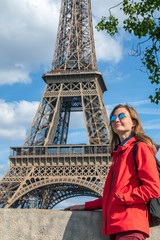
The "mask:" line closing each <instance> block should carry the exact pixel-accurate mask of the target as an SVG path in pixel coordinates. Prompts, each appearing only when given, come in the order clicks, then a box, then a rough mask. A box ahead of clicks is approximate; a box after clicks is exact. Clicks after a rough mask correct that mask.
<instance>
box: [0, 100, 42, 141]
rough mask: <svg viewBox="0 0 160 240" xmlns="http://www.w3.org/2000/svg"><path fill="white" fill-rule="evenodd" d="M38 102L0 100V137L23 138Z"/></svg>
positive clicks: (9, 138)
mask: <svg viewBox="0 0 160 240" xmlns="http://www.w3.org/2000/svg"><path fill="white" fill-rule="evenodd" d="M38 104H39V102H27V101H20V102H12V103H7V102H5V101H4V100H2V99H1V100H0V138H1V139H6V140H7V139H8V140H11V139H14V140H24V139H25V136H26V129H27V127H30V125H31V123H32V120H33V117H34V115H35V113H36V110H37V108H38Z"/></svg>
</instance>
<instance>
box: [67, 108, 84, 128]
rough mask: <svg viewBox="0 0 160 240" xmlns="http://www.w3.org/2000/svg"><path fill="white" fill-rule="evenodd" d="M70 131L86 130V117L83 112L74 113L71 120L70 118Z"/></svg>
mask: <svg viewBox="0 0 160 240" xmlns="http://www.w3.org/2000/svg"><path fill="white" fill-rule="evenodd" d="M69 127H70V129H79V128H80V129H84V128H85V123H84V116H83V112H72V113H71V118H70V124H69Z"/></svg>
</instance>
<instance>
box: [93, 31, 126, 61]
mask: <svg viewBox="0 0 160 240" xmlns="http://www.w3.org/2000/svg"><path fill="white" fill-rule="evenodd" d="M94 35H95V47H96V56H97V60H102V61H111V62H115V63H118V62H119V61H120V60H121V59H122V55H123V54H122V53H123V50H122V45H121V43H120V41H118V40H115V39H113V38H111V37H110V36H108V35H107V34H106V33H104V32H95V34H94Z"/></svg>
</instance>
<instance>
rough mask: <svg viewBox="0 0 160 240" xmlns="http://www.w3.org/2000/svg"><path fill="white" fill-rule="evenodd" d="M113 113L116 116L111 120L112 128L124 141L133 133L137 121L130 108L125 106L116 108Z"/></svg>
mask: <svg viewBox="0 0 160 240" xmlns="http://www.w3.org/2000/svg"><path fill="white" fill-rule="evenodd" d="M113 115H114V117H112V120H111V126H112V129H113V131H114V132H115V133H116V134H117V135H118V136H119V138H120V140H121V141H122V140H124V139H125V138H127V137H129V136H130V135H131V132H132V128H133V127H134V126H135V124H136V123H135V121H134V120H132V119H131V117H130V114H129V112H128V110H127V109H126V108H124V107H122V108H118V109H116V110H115V112H114V113H113ZM113 115H112V116H113Z"/></svg>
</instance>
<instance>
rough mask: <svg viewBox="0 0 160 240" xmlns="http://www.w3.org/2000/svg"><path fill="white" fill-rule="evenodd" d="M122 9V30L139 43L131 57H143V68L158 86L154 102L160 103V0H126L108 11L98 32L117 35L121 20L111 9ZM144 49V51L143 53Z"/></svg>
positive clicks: (153, 97)
mask: <svg viewBox="0 0 160 240" xmlns="http://www.w3.org/2000/svg"><path fill="white" fill-rule="evenodd" d="M118 6H120V10H121V11H122V12H123V13H124V15H125V19H124V21H123V28H124V30H125V31H127V32H129V33H130V34H133V35H135V36H136V37H137V38H138V39H141V40H139V43H138V44H137V47H136V49H135V50H133V51H132V55H134V56H140V58H141V62H142V66H141V70H143V71H144V70H145V72H146V73H147V74H148V78H149V79H150V81H151V84H154V85H155V92H154V95H150V96H149V98H150V100H151V102H154V103H156V104H158V103H159V101H160V88H159V85H160V63H159V51H160V17H159V16H160V13H159V12H158V11H159V10H160V0H137V1H135V0H123V1H122V2H120V3H119V4H118V5H116V6H114V7H112V8H110V9H109V13H110V14H109V16H108V17H102V19H101V21H100V22H99V23H98V24H97V26H96V28H97V30H98V31H104V30H105V31H107V33H108V34H110V35H111V36H114V35H115V34H117V33H118V32H119V20H118V18H116V17H115V16H113V14H112V11H111V10H112V9H113V8H116V7H118ZM142 46H144V50H143V51H142Z"/></svg>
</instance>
